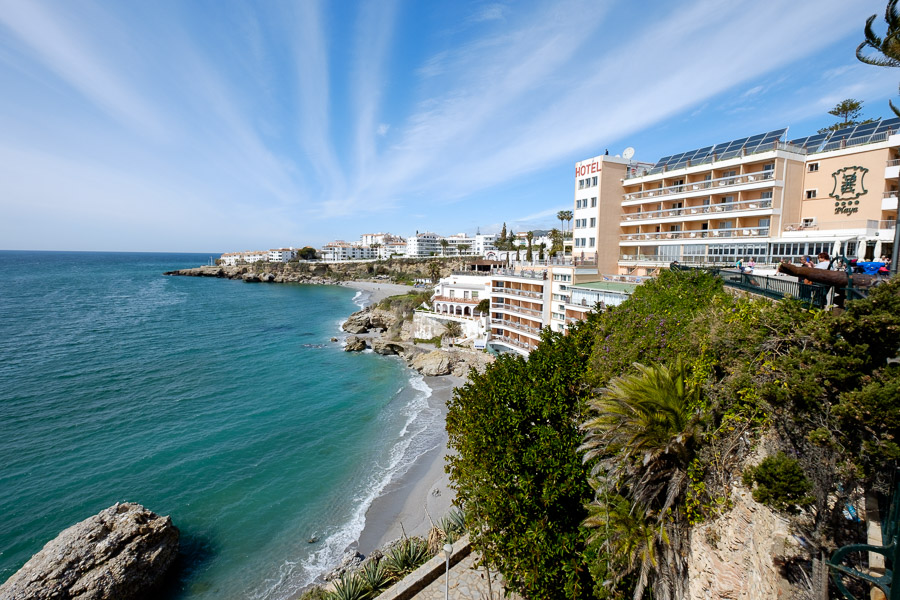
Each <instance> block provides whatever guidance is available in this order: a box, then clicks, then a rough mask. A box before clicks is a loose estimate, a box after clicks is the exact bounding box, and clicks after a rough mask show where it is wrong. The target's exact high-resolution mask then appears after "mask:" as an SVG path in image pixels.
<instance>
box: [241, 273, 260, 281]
mask: <svg viewBox="0 0 900 600" xmlns="http://www.w3.org/2000/svg"><path fill="white" fill-rule="evenodd" d="M241 279H243V280H244V281H246V282H247V283H259V275H257V274H256V273H244V274H243V275H242V276H241Z"/></svg>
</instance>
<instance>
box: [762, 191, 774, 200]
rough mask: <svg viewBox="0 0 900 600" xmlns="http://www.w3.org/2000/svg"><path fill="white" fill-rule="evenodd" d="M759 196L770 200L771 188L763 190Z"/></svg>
mask: <svg viewBox="0 0 900 600" xmlns="http://www.w3.org/2000/svg"><path fill="white" fill-rule="evenodd" d="M759 197H760V199H762V200H771V199H772V190H769V191H767V192H763V193H762V194H760V195H759Z"/></svg>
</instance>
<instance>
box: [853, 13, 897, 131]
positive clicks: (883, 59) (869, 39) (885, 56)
mask: <svg viewBox="0 0 900 600" xmlns="http://www.w3.org/2000/svg"><path fill="white" fill-rule="evenodd" d="M897 2H898V0H888V3H887V8H885V10H884V21H885V23H887V33H886V34H885V36H884V37H883V38H882V37H879V36H878V35H877V34H876V33H875V30H874V29H873V28H872V26H873V25H874V23H875V19H876V18H878V15H872V16H871V17H869V18H868V19H867V20H866V28H865V38H866V39H865V41H863V42H862V43H861V44H860V45H859V46H857V48H856V58H858V59H859V60H860V61H862V62H864V63H866V64H868V65H875V66H877V67H900V11H898V10H897ZM867 48H869V49H871V50H874V51H875V52H876V54H874V55H868V56H866V55H864V54H863V51H864V50H865V49H867ZM879 54H880V56H879ZM888 104H889V105H890V107H891V110H892V111H894V114H895V115H897V116H898V117H900V109H898V108H897V107H896V106H894V103H893V102H891V101H890V100H888Z"/></svg>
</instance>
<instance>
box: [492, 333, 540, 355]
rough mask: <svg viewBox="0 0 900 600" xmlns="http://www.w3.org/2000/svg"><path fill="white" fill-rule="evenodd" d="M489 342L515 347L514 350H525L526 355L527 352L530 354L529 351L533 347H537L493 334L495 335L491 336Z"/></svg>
mask: <svg viewBox="0 0 900 600" xmlns="http://www.w3.org/2000/svg"><path fill="white" fill-rule="evenodd" d="M490 341H492V342H500V343H503V344H508V345H510V346H515V347H516V348H522V349H523V350H526V351H527V352H525V353H526V354H527V353H528V352H531V350H533V349H534V347H535V346H537V344H526V343H525V342H522V341H520V340H517V339H516V338H511V337H509V336H506V335H496V334H495V335H491V340H490Z"/></svg>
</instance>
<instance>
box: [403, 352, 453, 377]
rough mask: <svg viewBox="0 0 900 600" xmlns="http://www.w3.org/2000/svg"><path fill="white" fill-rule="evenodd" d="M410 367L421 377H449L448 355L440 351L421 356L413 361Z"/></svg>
mask: <svg viewBox="0 0 900 600" xmlns="http://www.w3.org/2000/svg"><path fill="white" fill-rule="evenodd" d="M411 366H412V368H413V369H415V370H416V371H418V372H419V373H421V374H422V375H429V376H438V375H449V374H450V354H449V353H447V352H442V351H441V350H435V351H433V352H428V353H427V354H421V355H419V356H417V357H415V358H414V359H413V361H412V363H411Z"/></svg>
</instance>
